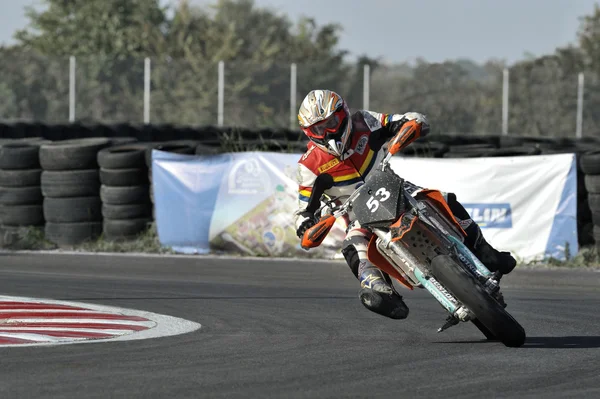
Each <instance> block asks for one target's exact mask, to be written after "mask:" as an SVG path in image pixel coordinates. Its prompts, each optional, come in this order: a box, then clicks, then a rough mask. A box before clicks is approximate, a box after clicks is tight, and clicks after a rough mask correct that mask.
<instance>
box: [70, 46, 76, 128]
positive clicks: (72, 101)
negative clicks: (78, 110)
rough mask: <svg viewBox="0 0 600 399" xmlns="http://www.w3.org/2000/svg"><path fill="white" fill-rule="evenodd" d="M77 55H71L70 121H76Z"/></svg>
mask: <svg viewBox="0 0 600 399" xmlns="http://www.w3.org/2000/svg"><path fill="white" fill-rule="evenodd" d="M75 66H76V65H75V57H73V56H71V57H69V122H71V123H73V122H75Z"/></svg>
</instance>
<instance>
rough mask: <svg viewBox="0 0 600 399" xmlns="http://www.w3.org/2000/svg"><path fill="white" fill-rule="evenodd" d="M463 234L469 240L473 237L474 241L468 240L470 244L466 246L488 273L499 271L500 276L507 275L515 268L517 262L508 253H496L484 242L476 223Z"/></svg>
mask: <svg viewBox="0 0 600 399" xmlns="http://www.w3.org/2000/svg"><path fill="white" fill-rule="evenodd" d="M465 232H466V233H467V235H468V236H469V238H470V237H471V236H474V237H475V240H474V241H471V240H468V241H471V242H472V244H471V245H467V246H468V247H469V249H470V250H471V251H472V252H473V254H474V255H475V256H477V258H478V259H479V260H480V261H481V262H482V263H483V264H484V265H486V267H487V268H488V269H489V270H490V271H492V272H495V271H500V273H502V274H508V273H510V272H512V271H513V269H514V268H515V266H517V261H516V260H515V258H513V257H512V255H511V254H510V252H504V251H502V252H501V251H498V250H497V249H496V248H494V247H492V246H491V245H490V243H488V242H487V241H486V240H485V238H484V237H483V234H482V233H481V229H480V227H479V226H478V225H477V223H475V222H472V223H471V225H470V226H469V227H467V229H465Z"/></svg>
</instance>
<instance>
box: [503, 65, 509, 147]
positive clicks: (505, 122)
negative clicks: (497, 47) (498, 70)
mask: <svg viewBox="0 0 600 399" xmlns="http://www.w3.org/2000/svg"><path fill="white" fill-rule="evenodd" d="M502 75H503V76H502V134H503V135H505V136H506V135H507V134H508V76H509V75H508V69H507V68H504V71H502Z"/></svg>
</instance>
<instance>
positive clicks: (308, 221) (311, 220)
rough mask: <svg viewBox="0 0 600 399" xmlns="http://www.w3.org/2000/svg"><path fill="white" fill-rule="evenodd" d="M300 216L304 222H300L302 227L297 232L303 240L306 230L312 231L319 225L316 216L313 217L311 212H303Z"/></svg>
mask: <svg viewBox="0 0 600 399" xmlns="http://www.w3.org/2000/svg"><path fill="white" fill-rule="evenodd" d="M299 216H300V217H301V218H303V219H301V220H302V222H300V226H299V227H298V229H297V230H296V235H297V236H298V238H302V236H304V233H305V232H306V230H308V229H310V228H311V227H313V226H314V225H315V224H317V221H316V220H315V215H313V214H312V213H310V212H302V213H300V214H299Z"/></svg>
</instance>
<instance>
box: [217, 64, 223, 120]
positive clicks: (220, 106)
mask: <svg viewBox="0 0 600 399" xmlns="http://www.w3.org/2000/svg"><path fill="white" fill-rule="evenodd" d="M218 85H219V87H218V100H217V101H218V102H219V104H218V114H217V125H218V126H223V108H224V102H225V63H224V62H223V61H219V82H218Z"/></svg>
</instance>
